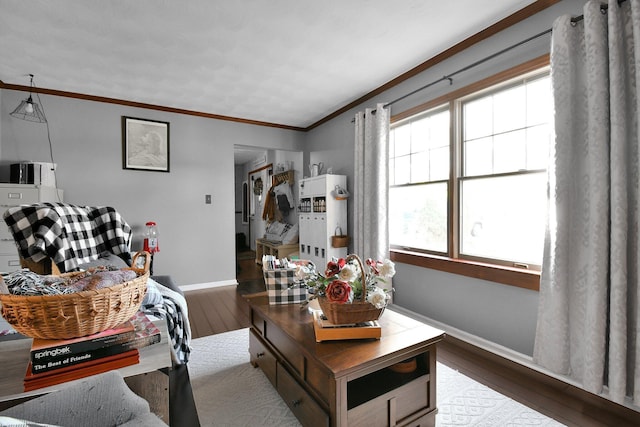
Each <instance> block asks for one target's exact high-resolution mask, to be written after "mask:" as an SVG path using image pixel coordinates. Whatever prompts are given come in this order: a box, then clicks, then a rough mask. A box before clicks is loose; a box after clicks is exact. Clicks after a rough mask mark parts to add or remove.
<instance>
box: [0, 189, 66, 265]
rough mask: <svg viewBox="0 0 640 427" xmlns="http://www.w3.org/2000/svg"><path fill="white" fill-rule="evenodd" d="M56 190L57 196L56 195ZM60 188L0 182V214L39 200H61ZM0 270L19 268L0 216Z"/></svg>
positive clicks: (18, 260)
mask: <svg viewBox="0 0 640 427" xmlns="http://www.w3.org/2000/svg"><path fill="white" fill-rule="evenodd" d="M56 191H57V192H58V196H56ZM62 194H63V192H62V190H58V189H55V188H53V187H42V186H39V185H33V184H6V183H0V215H2V214H4V212H5V211H6V210H7V209H8V208H12V207H14V206H20V205H30V204H33V203H41V202H62ZM0 222H1V223H2V224H1V225H0V272H11V271H15V270H18V269H20V257H19V256H18V250H17V249H16V244H15V242H14V240H13V236H12V235H11V233H10V232H9V229H8V227H7V225H6V224H5V222H4V220H3V219H2V218H0Z"/></svg>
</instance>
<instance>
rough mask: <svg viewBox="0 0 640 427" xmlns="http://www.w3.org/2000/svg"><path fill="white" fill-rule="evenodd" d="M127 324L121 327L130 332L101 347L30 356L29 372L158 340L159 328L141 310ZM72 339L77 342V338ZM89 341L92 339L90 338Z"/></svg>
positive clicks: (87, 359) (99, 356) (48, 369)
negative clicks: (56, 354) (48, 355)
mask: <svg viewBox="0 0 640 427" xmlns="http://www.w3.org/2000/svg"><path fill="white" fill-rule="evenodd" d="M127 324H128V325H127V326H126V327H123V329H126V330H128V331H130V332H131V333H130V334H129V333H127V334H120V335H121V336H120V337H118V338H114V339H109V340H107V341H103V342H105V345H104V346H102V347H97V348H94V349H91V348H89V349H88V350H85V351H74V352H72V353H68V352H62V353H63V354H62V355H60V356H50V357H40V358H39V359H37V360H34V358H33V357H32V359H31V372H32V373H34V374H39V373H43V372H48V371H53V370H58V369H61V368H65V367H67V366H72V365H78V364H81V363H85V362H88V361H90V360H96V359H101V358H104V357H107V356H112V355H116V354H119V353H123V352H125V351H128V350H132V349H140V348H143V347H146V346H149V345H152V344H155V343H158V342H160V339H161V335H160V330H159V329H158V328H157V327H156V325H155V324H154V323H153V322H152V321H151V320H150V319H149V318H148V317H147V316H146V315H145V314H144V313H143V312H138V313H136V314H135V315H134V316H133V317H132V318H131V320H129V321H128V322H127ZM114 337H115V336H114ZM39 341H43V340H39ZM73 341H74V342H77V339H74V340H73ZM91 341H94V340H93V339H91ZM34 342H35V340H34ZM78 343H79V342H78ZM32 348H33V347H32ZM55 348H59V347H55ZM33 354H34V351H33V350H32V356H33ZM35 354H38V353H35Z"/></svg>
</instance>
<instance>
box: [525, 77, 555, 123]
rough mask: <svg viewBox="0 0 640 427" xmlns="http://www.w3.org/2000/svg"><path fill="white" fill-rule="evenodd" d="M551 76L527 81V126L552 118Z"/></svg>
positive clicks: (545, 121)
mask: <svg viewBox="0 0 640 427" xmlns="http://www.w3.org/2000/svg"><path fill="white" fill-rule="evenodd" d="M552 105H553V104H552V98H551V78H549V77H543V78H540V79H536V80H534V81H531V82H529V83H527V126H535V125H539V124H542V123H548V122H549V121H550V120H552V117H551V115H552V108H551V106H552Z"/></svg>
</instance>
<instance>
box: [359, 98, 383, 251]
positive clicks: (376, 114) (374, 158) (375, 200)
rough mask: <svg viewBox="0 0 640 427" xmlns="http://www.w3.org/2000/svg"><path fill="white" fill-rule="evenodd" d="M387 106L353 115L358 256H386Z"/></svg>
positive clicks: (381, 105)
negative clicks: (354, 116)
mask: <svg viewBox="0 0 640 427" xmlns="http://www.w3.org/2000/svg"><path fill="white" fill-rule="evenodd" d="M389 118H390V114H389V109H388V108H384V104H378V105H377V106H376V108H375V110H373V109H367V110H365V111H361V112H358V113H357V114H356V118H355V156H354V157H355V167H354V185H353V188H354V194H353V196H354V197H353V199H354V200H353V209H354V216H353V218H354V219H353V223H354V231H353V247H354V253H356V254H358V255H359V256H360V257H361V258H362V259H365V258H373V259H378V260H383V259H385V258H388V257H389V207H388V198H389V197H388V195H389Z"/></svg>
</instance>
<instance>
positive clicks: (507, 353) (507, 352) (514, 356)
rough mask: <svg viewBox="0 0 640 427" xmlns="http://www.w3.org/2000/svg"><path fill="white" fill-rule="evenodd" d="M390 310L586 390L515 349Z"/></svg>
mask: <svg viewBox="0 0 640 427" xmlns="http://www.w3.org/2000/svg"><path fill="white" fill-rule="evenodd" d="M389 308H390V309H392V310H394V311H397V312H400V313H402V314H404V315H405V316H408V317H412V318H414V319H416V320H419V321H422V322H424V323H426V324H428V325H430V326H433V327H434V328H438V329H442V330H443V331H445V333H446V334H447V335H451V336H452V337H454V338H457V339H459V340H461V341H464V342H467V343H469V344H472V345H474V346H476V347H478V348H481V349H483V350H486V351H489V352H491V353H494V354H497V355H498V356H501V357H503V358H505V359H507V360H510V361H512V362H515V363H519V364H520V365H523V366H526V367H528V368H530V369H533V370H535V371H537V372H540V373H542V374H544V375H547V376H549V377H552V378H555V379H557V380H560V381H562V382H565V383H567V384H570V385H573V386H575V387H578V388H580V389H583V390H584V387H583V386H582V385H581V384H580V383H579V382H577V381H575V380H574V379H572V378H569V377H568V376H566V375H561V374H556V373H555V372H552V371H550V370H548V369H545V368H543V367H542V366H540V365H538V364H536V363H535V362H534V361H533V358H532V357H531V356H529V355H527V354H523V353H520V352H518V351H515V350H513V349H510V348H508V347H504V346H502V345H500V344H497V343H494V342H492V341H489V340H487V339H484V338H482V337H479V336H477V335H473V334H470V333H468V332H465V331H463V330H461V329H458V328H455V327H453V326H450V325H447V324H446V323H442V322H439V321H437V320H434V319H431V318H430V317H427V316H424V315H422V314H419V313H416V312H414V311H411V310H408V309H406V308H403V307H400V306H398V305H395V304H392V305H391V306H389ZM596 395H598V396H600V397H603V398H605V399H607V400H610V401H613V400H612V399H611V397H610V396H609V393H608V390H607V388H606V387H605V389H604V391H603V392H602V393H599V394H596ZM623 406H626V407H628V408H629V409H632V410H634V411H640V406H637V405H635V404H634V403H633V402H632V401H631V399H630V398H629V397H627V398H625V401H624V402H623Z"/></svg>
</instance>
